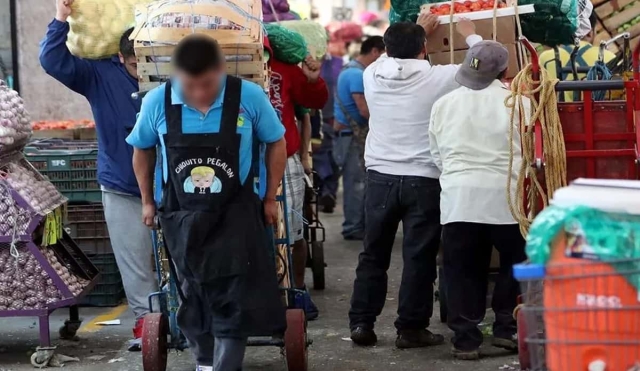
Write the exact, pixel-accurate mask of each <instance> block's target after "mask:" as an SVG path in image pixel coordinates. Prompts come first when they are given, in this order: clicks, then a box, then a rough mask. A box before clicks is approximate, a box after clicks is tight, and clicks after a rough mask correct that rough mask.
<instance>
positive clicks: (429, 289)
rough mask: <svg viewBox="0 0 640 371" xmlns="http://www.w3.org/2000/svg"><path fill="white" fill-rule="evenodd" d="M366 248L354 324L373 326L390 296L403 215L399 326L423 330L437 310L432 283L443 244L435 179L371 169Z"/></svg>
mask: <svg viewBox="0 0 640 371" xmlns="http://www.w3.org/2000/svg"><path fill="white" fill-rule="evenodd" d="M364 204H365V237H364V251H363V252H362V253H361V254H360V259H359V262H358V268H357V269H356V280H355V283H354V288H353V296H352V297H351V310H350V311H349V319H350V327H351V329H354V328H356V327H364V328H368V329H372V328H373V325H374V322H375V321H376V317H377V316H379V315H380V313H381V312H382V308H383V307H384V304H385V301H386V299H387V281H388V277H387V270H388V269H389V264H390V261H391V250H392V248H393V242H394V239H395V237H396V232H397V230H398V225H399V223H400V221H402V227H403V234H404V239H403V242H402V258H403V261H404V269H403V271H402V283H401V285H400V300H399V302H398V319H397V320H396V322H395V326H396V329H397V330H398V331H402V330H420V329H424V328H427V327H428V326H429V319H430V318H431V315H432V314H433V283H434V281H435V279H436V275H437V273H436V255H437V254H438V248H439V246H440V233H441V226H440V183H439V182H438V180H437V179H431V178H423V177H416V176H396V175H387V174H381V173H378V172H375V171H368V172H367V178H366V190H365V200H364Z"/></svg>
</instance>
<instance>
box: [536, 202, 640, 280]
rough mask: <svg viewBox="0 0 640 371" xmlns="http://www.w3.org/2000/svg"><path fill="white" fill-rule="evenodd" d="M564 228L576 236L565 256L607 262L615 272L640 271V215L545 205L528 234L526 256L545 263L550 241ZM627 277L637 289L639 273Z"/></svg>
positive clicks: (584, 207)
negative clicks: (576, 242)
mask: <svg viewBox="0 0 640 371" xmlns="http://www.w3.org/2000/svg"><path fill="white" fill-rule="evenodd" d="M561 231H564V232H565V233H567V234H568V235H573V236H577V237H579V238H580V240H581V241H583V242H582V244H581V245H580V246H578V248H575V247H572V246H569V245H570V244H568V245H567V246H566V250H565V255H567V256H571V257H573V258H579V259H586V260H592V261H603V262H608V263H609V264H611V265H612V266H613V268H614V269H615V270H617V271H618V272H621V273H622V272H627V273H628V272H637V271H639V270H640V216H636V215H626V214H616V213H607V212H604V211H601V210H597V209H592V208H590V207H586V206H570V207H560V206H554V205H551V206H548V207H546V208H545V209H544V210H542V212H541V213H540V214H538V216H537V217H536V219H535V220H534V222H533V224H532V225H531V228H530V229H529V234H528V235H527V247H526V250H527V256H528V257H529V260H530V261H531V262H532V263H534V264H546V263H547V261H548V260H549V257H550V256H551V248H552V242H553V240H554V239H555V238H556V236H557V235H558V233H560V232H561ZM626 278H627V279H628V280H629V281H630V283H631V284H632V285H634V286H635V287H636V288H638V289H639V290H640V275H638V274H631V275H629V274H627V275H626Z"/></svg>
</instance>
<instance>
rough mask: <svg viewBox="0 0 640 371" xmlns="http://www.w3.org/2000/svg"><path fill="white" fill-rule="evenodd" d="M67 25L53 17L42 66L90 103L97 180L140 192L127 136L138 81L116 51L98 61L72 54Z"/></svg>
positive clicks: (133, 119) (136, 108)
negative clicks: (95, 144)
mask: <svg viewBox="0 0 640 371" xmlns="http://www.w3.org/2000/svg"><path fill="white" fill-rule="evenodd" d="M68 32H69V24H68V23H66V22H60V21H57V20H55V19H54V20H53V21H52V22H51V23H50V24H49V28H48V30H47V35H46V36H45V39H44V40H43V41H42V43H41V45H40V64H41V65H42V67H43V68H44V70H45V71H46V72H47V73H48V74H49V75H51V76H52V77H54V78H55V79H56V80H58V81H60V82H61V83H63V84H64V85H66V86H67V87H68V88H69V89H71V90H73V91H75V92H76V93H78V94H81V95H83V96H84V97H85V98H87V100H88V101H89V104H90V105H91V111H92V112H93V118H94V120H95V122H96V133H97V137H98V182H99V183H100V185H102V186H103V187H105V188H107V189H109V190H113V191H117V192H124V193H127V194H131V195H136V196H140V189H139V188H138V183H137V181H136V178H135V175H134V173H133V165H132V163H131V160H132V157H133V147H131V146H130V145H128V144H127V143H126V142H125V138H126V137H127V135H128V134H129V132H131V130H132V129H133V126H134V125H135V123H136V114H137V113H138V111H139V110H140V100H134V99H132V98H131V94H132V93H134V92H137V91H138V81H137V80H136V79H135V78H134V77H133V76H131V75H130V74H129V73H128V72H127V70H126V69H125V67H124V65H123V64H122V63H120V60H119V59H118V57H117V56H114V57H113V58H107V59H100V60H86V59H81V58H78V57H75V56H73V55H72V54H71V52H69V49H68V48H67V46H66V42H67V33H68Z"/></svg>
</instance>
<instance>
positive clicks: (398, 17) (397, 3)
mask: <svg viewBox="0 0 640 371" xmlns="http://www.w3.org/2000/svg"><path fill="white" fill-rule="evenodd" d="M439 2H441V0H440V1H438V0H391V10H390V11H389V22H390V23H391V24H394V23H397V22H415V21H416V20H417V19H418V14H420V7H421V6H422V5H423V4H431V3H439Z"/></svg>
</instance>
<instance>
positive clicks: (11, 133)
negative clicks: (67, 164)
mask: <svg viewBox="0 0 640 371" xmlns="http://www.w3.org/2000/svg"><path fill="white" fill-rule="evenodd" d="M30 136H31V127H30V120H29V117H28V113H27V112H26V110H25V109H24V105H23V102H22V99H21V98H20V96H19V95H18V93H17V92H15V91H13V90H11V89H10V88H9V87H8V86H7V85H6V84H5V83H4V82H3V81H2V80H0V317H38V318H39V321H40V326H39V329H40V347H38V349H37V351H36V353H34V355H33V356H32V358H31V361H32V363H33V364H34V365H35V366H47V365H48V364H49V362H50V361H52V360H53V359H54V357H55V354H54V350H55V348H54V347H51V341H50V333H49V315H50V314H51V313H52V312H53V311H54V310H56V309H58V308H63V307H68V306H72V307H73V306H75V305H76V304H78V302H79V300H80V299H81V298H82V297H83V296H84V295H85V294H86V293H87V292H89V291H90V290H91V288H92V287H93V284H94V283H95V280H96V278H97V277H98V275H99V274H98V271H97V269H96V268H95V267H94V266H93V265H92V264H91V262H90V261H89V259H88V258H87V257H86V256H85V255H84V254H83V253H82V251H81V250H80V249H79V248H78V246H76V245H75V243H74V242H73V241H72V240H71V238H69V236H68V235H66V233H65V232H64V231H63V228H62V227H63V225H62V223H63V214H64V207H65V204H66V202H67V199H66V198H65V197H64V196H63V195H62V194H61V193H60V192H59V191H58V190H57V189H56V187H55V186H54V185H53V184H52V183H51V182H50V181H49V180H48V179H47V178H45V177H44V176H42V175H41V174H40V173H39V172H38V171H37V170H36V169H35V168H34V167H33V166H32V165H31V164H30V163H29V162H28V161H27V160H26V159H25V157H24V156H23V154H22V149H23V148H24V146H25V144H26V143H27V141H28V140H29V137H30ZM79 325H80V321H79V319H78V313H77V309H75V308H74V309H73V310H72V318H71V320H70V321H67V323H66V324H65V326H64V327H63V328H62V329H61V332H60V334H61V335H62V336H63V337H66V338H70V337H73V336H74V335H75V332H76V331H77V329H78V327H79Z"/></svg>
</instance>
